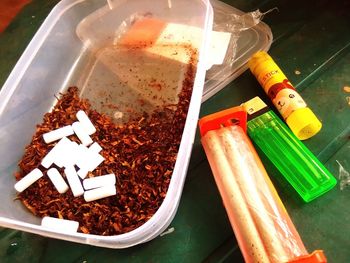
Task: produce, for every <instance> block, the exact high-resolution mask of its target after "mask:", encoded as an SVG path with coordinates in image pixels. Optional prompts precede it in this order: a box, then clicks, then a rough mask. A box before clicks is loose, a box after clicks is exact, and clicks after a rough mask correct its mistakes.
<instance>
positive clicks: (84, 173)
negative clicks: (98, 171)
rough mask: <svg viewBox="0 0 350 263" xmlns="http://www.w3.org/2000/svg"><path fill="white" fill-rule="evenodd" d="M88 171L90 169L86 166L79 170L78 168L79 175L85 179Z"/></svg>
mask: <svg viewBox="0 0 350 263" xmlns="http://www.w3.org/2000/svg"><path fill="white" fill-rule="evenodd" d="M88 173H89V170H88V169H86V168H80V169H79V170H78V172H77V174H78V175H79V177H80V178H81V179H83V180H84V179H85V177H86V176H87V175H88Z"/></svg>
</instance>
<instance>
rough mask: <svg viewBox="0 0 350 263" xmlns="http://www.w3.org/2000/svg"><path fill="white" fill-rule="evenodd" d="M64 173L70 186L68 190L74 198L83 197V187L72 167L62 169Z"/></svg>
mask: <svg viewBox="0 0 350 263" xmlns="http://www.w3.org/2000/svg"><path fill="white" fill-rule="evenodd" d="M64 173H65V175H66V177H67V180H68V184H69V186H70V189H71V190H72V193H73V195H74V197H77V196H81V195H83V194H84V189H83V186H82V185H81V182H80V179H79V177H78V175H77V172H76V171H75V169H74V167H73V166H69V167H67V168H66V169H64Z"/></svg>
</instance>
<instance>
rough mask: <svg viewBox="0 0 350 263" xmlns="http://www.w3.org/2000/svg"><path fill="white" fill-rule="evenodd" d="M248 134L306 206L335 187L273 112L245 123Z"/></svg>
mask: <svg viewBox="0 0 350 263" xmlns="http://www.w3.org/2000/svg"><path fill="white" fill-rule="evenodd" d="M248 134H249V136H250V137H251V139H252V140H253V141H254V143H255V144H256V145H257V146H258V147H259V148H260V150H262V151H263V152H264V154H265V155H266V156H267V157H268V158H269V160H271V162H272V163H273V164H274V165H275V166H276V168H277V169H278V170H279V171H280V172H281V173H282V175H283V176H284V177H285V178H286V179H287V181H288V182H289V183H290V184H291V185H292V186H293V188H294V189H295V190H296V191H297V192H298V194H299V195H300V196H301V197H302V199H303V200H304V201H305V202H310V201H311V200H313V199H315V198H317V197H318V196H320V195H322V194H324V193H325V192H327V191H329V190H330V189H331V188H333V187H334V186H335V185H336V183H337V181H336V179H335V178H334V176H333V175H332V174H331V173H330V172H329V171H328V170H327V169H326V168H325V167H324V165H323V164H322V163H321V162H320V161H319V160H318V159H317V158H316V156H315V155H314V154H313V153H312V152H311V151H310V150H309V149H308V148H306V146H305V145H304V144H303V143H302V142H301V141H300V140H299V139H298V138H297V137H296V136H295V135H294V134H293V133H292V132H291V131H290V129H289V128H288V127H287V126H286V124H284V123H283V122H282V121H281V119H280V118H279V117H278V116H277V115H276V114H275V113H274V112H273V111H271V110H270V111H267V112H265V113H263V114H261V115H260V116H258V117H255V118H254V119H252V120H250V121H248Z"/></svg>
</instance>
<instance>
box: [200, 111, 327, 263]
mask: <svg viewBox="0 0 350 263" xmlns="http://www.w3.org/2000/svg"><path fill="white" fill-rule="evenodd" d="M238 111H239V110H238ZM226 113H227V112H225V111H224V115H225V114H226ZM240 113H241V115H242V116H244V114H243V111H240ZM213 115H214V114H213ZM227 116H228V117H227V118H226V120H224V121H223V119H220V118H218V119H217V118H216V117H217V116H214V117H212V116H210V115H209V116H207V117H204V118H203V119H201V120H200V122H199V126H200V128H201V134H202V139H201V141H202V145H203V148H204V150H205V153H206V155H207V158H208V161H209V164H210V167H211V169H212V172H213V175H214V178H215V182H216V184H217V186H218V189H219V191H220V194H221V197H222V200H223V203H224V206H225V208H226V211H227V214H228V217H229V220H230V222H231V225H232V227H233V230H234V232H235V235H236V238H237V241H238V244H239V246H240V249H241V251H242V254H243V257H244V259H245V261H246V262H279V263H280V262H325V261H322V260H323V259H322V256H321V257H320V258H321V259H320V261H298V260H300V259H303V258H305V257H306V259H309V255H308V252H307V250H306V248H305V246H304V244H303V242H302V240H301V238H300V236H299V234H298V232H297V230H296V228H295V226H294V224H293V222H292V221H291V219H290V217H289V215H288V213H287V211H286V209H285V207H284V205H283V204H282V202H281V200H280V198H279V196H278V194H277V192H276V190H275V188H274V186H273V184H272V183H271V181H270V179H269V177H268V175H267V173H266V171H265V169H264V167H263V164H262V163H261V161H260V159H259V157H258V155H257V153H256V151H255V149H254V147H253V145H252V143H251V142H250V140H249V138H248V136H247V135H246V133H245V130H244V129H245V128H244V127H243V128H242V127H241V126H239V125H236V124H242V122H244V120H243V121H242V119H241V120H240V119H237V118H235V117H234V115H232V116H231V115H227ZM212 118H214V122H213V120H212ZM245 118H246V115H245ZM243 119H244V118H243ZM216 120H218V121H219V122H216ZM213 123H214V124H215V125H217V127H215V125H213ZM223 123H224V125H223ZM208 127H209V128H208ZM317 253H318V252H317ZM321 254H322V253H321ZM318 256H319V255H318ZM311 257H312V256H311ZM316 257H317V256H316ZM294 260H297V261H294Z"/></svg>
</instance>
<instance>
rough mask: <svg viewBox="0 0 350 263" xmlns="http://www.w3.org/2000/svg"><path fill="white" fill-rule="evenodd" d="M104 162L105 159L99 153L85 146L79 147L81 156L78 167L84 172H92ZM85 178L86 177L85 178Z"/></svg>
mask: <svg viewBox="0 0 350 263" xmlns="http://www.w3.org/2000/svg"><path fill="white" fill-rule="evenodd" d="M103 161H104V158H103V156H102V155H100V154H99V153H97V152H95V151H93V150H91V149H90V148H87V147H86V146H84V145H79V156H78V160H77V162H76V165H77V166H78V167H79V168H80V169H83V170H85V171H86V170H87V171H89V172H92V171H93V170H95V169H96V168H97V166H99V165H100V164H101V163H102V162H103ZM84 178H85V177H84Z"/></svg>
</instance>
